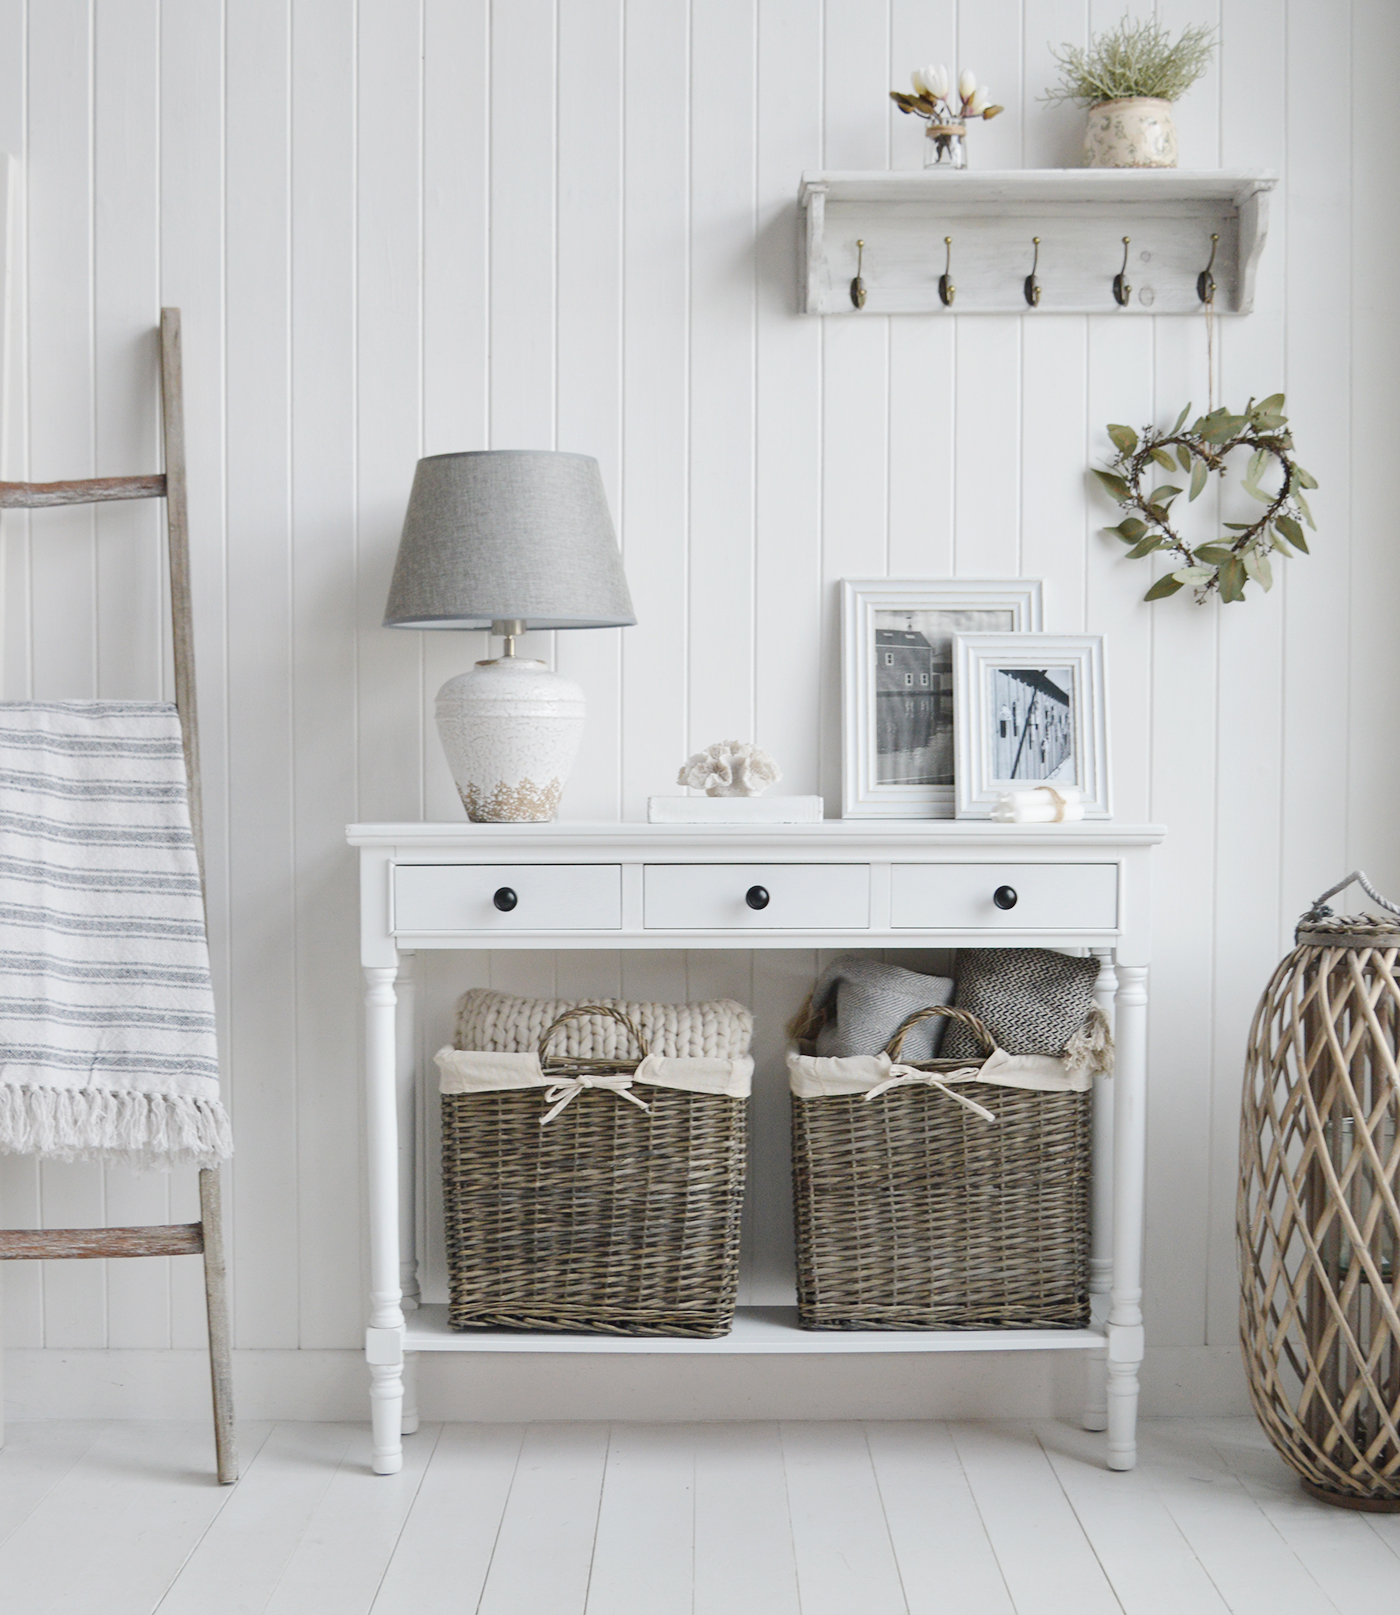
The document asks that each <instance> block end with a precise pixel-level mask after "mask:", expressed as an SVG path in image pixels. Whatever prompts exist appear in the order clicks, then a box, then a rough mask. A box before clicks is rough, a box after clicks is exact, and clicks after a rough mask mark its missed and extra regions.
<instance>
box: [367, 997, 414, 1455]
mask: <svg viewBox="0 0 1400 1615" xmlns="http://www.w3.org/2000/svg"><path fill="white" fill-rule="evenodd" d="M394 976H395V970H394V968H393V967H392V966H391V967H388V968H382V967H380V966H367V967H366V969H365V1115H366V1122H367V1132H368V1137H369V1269H370V1314H369V1327H368V1328H367V1329H366V1330H365V1361H366V1362H367V1363H368V1364H369V1374H370V1390H369V1396H370V1422H371V1426H372V1432H373V1439H372V1448H371V1461H372V1464H373V1467H374V1472H375V1474H376V1475H394V1474H397V1473H398V1471H399V1470H400V1469H401V1468H402V1467H403V1433H402V1431H403V1339H404V1325H403V1309H402V1307H401V1305H400V1290H399V1255H400V1252H399V1162H398V1148H399V1139H398V1132H399V1128H398V1087H397V1081H396V1076H397V1065H398V1062H397V1058H396V1054H397V1049H396V1039H395V1020H396V1016H395V1008H396V1005H397V997H396V995H395V992H394Z"/></svg>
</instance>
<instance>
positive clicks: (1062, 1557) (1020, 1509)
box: [951, 1424, 1122, 1615]
mask: <svg viewBox="0 0 1400 1615" xmlns="http://www.w3.org/2000/svg"><path fill="white" fill-rule="evenodd" d="M951 1428H952V1435H953V1443H954V1445H955V1446H956V1448H957V1452H958V1457H959V1458H960V1460H961V1461H962V1466H963V1470H964V1472H965V1473H966V1475H967V1478H968V1483H969V1485H970V1486H971V1488H972V1495H973V1498H974V1500H975V1501H976V1503H977V1509H978V1512H979V1513H980V1514H981V1516H982V1520H983V1523H984V1525H985V1526H986V1529H987V1535H988V1536H989V1537H990V1538H991V1542H992V1547H993V1549H994V1551H995V1553H996V1556H997V1562H998V1564H999V1565H1000V1566H1001V1573H1002V1575H1003V1576H1004V1577H1005V1578H1006V1585H1007V1588H1008V1590H1009V1591H1010V1593H1011V1600H1012V1604H1013V1606H1014V1607H1015V1610H1016V1615H1119V1612H1120V1611H1121V1609H1122V1606H1121V1604H1120V1603H1119V1602H1118V1599H1117V1598H1116V1597H1115V1596H1114V1592H1113V1588H1112V1587H1111V1586H1110V1585H1109V1582H1108V1578H1107V1576H1105V1574H1104V1572H1103V1568H1102V1566H1101V1565H1100V1563H1099V1559H1098V1555H1097V1554H1096V1553H1095V1551H1094V1546H1093V1544H1092V1543H1091V1542H1090V1540H1089V1538H1088V1537H1087V1536H1086V1535H1085V1534H1084V1530H1083V1527H1082V1526H1081V1525H1080V1523H1079V1521H1078V1519H1077V1518H1076V1517H1075V1513H1074V1510H1073V1509H1072V1508H1071V1507H1070V1503H1069V1499H1068V1498H1067V1497H1066V1496H1065V1493H1064V1489H1063V1487H1062V1486H1061V1485H1060V1482H1059V1480H1058V1478H1057V1477H1056V1475H1055V1471H1054V1470H1053V1469H1052V1468H1051V1466H1050V1460H1049V1459H1048V1458H1047V1457H1046V1456H1045V1453H1044V1451H1043V1450H1042V1448H1041V1446H1040V1443H1039V1442H1038V1441H1037V1440H1036V1438H1035V1432H1034V1431H1033V1430H1032V1429H1031V1428H1030V1426H1029V1425H1024V1424H955V1425H953V1426H952V1427H951Z"/></svg>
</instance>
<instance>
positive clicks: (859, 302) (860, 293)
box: [851, 241, 865, 308]
mask: <svg viewBox="0 0 1400 1615" xmlns="http://www.w3.org/2000/svg"><path fill="white" fill-rule="evenodd" d="M864 262H865V243H864V242H863V241H857V242H856V278H855V279H854V280H853V281H852V282H851V302H852V303H854V304H855V306H856V307H857V308H864V307H865V282H864V281H863V280H862V279H861V266H862V265H863V264H864Z"/></svg>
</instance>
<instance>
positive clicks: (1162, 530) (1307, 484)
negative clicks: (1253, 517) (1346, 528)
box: [1094, 393, 1317, 605]
mask: <svg viewBox="0 0 1400 1615" xmlns="http://www.w3.org/2000/svg"><path fill="white" fill-rule="evenodd" d="M1283 404H1284V398H1283V394H1282V393H1274V394H1273V395H1272V396H1270V397H1268V398H1265V399H1264V400H1263V401H1262V402H1260V403H1257V404H1256V403H1255V402H1254V400H1253V399H1252V398H1251V399H1250V401H1249V403H1248V404H1246V406H1245V408H1244V410H1243V412H1242V413H1240V414H1238V415H1236V414H1233V413H1231V411H1230V410H1228V409H1223V408H1222V409H1216V410H1212V411H1211V413H1210V414H1209V415H1201V416H1198V417H1197V418H1196V420H1195V421H1193V422H1192V423H1191V425H1190V426H1187V425H1186V417H1187V416H1188V415H1189V414H1190V413H1191V406H1190V404H1188V405H1187V406H1186V408H1185V409H1183V410H1182V412H1181V414H1180V415H1178V416H1177V419H1176V425H1175V426H1173V427H1172V429H1171V431H1170V432H1163V431H1160V430H1159V429H1158V428H1157V427H1155V426H1145V427H1143V429H1142V432H1141V433H1140V434H1139V433H1137V432H1135V431H1134V430H1133V429H1132V427H1131V426H1110V427H1109V428H1108V435H1109V437H1110V438H1112V439H1113V445H1114V447H1115V448H1116V449H1117V450H1118V453H1117V454H1116V456H1115V457H1114V458H1113V459H1112V460H1111V461H1110V462H1109V469H1108V470H1107V471H1100V470H1098V469H1097V468H1095V469H1094V475H1095V476H1096V477H1097V478H1098V479H1099V481H1100V483H1101V484H1102V485H1103V486H1104V488H1106V489H1107V490H1108V492H1109V494H1110V495H1111V496H1112V497H1113V499H1114V500H1115V501H1116V502H1117V503H1118V504H1119V505H1121V506H1122V508H1123V509H1124V510H1125V511H1126V512H1127V513H1128V514H1127V516H1126V517H1125V519H1124V520H1123V521H1121V522H1120V523H1119V524H1118V526H1117V527H1110V528H1109V529H1108V531H1109V532H1110V533H1113V534H1114V535H1115V536H1116V537H1118V538H1120V539H1122V541H1123V542H1124V543H1125V544H1127V545H1129V546H1130V548H1129V550H1128V559H1129V560H1132V561H1136V560H1141V559H1143V558H1144V557H1145V556H1148V555H1155V554H1157V553H1159V552H1165V553H1166V554H1168V555H1170V556H1171V557H1172V559H1173V560H1175V561H1178V562H1179V563H1180V564H1179V565H1178V566H1175V567H1174V568H1173V569H1172V570H1171V571H1170V572H1168V573H1167V574H1166V575H1165V576H1163V577H1160V578H1158V580H1157V581H1156V583H1154V584H1153V585H1152V587H1151V588H1150V589H1149V590H1148V591H1147V593H1146V594H1145V595H1144V596H1143V599H1144V600H1165V599H1166V598H1167V596H1168V595H1173V594H1176V593H1177V592H1178V590H1180V589H1185V588H1193V589H1194V590H1195V591H1196V603H1197V604H1198V605H1201V604H1204V603H1205V601H1206V600H1208V599H1209V598H1210V596H1211V595H1212V594H1218V595H1219V596H1220V599H1221V600H1222V601H1224V602H1225V603H1226V604H1229V603H1231V602H1233V601H1236V600H1243V599H1244V591H1245V585H1246V584H1247V583H1250V582H1253V583H1257V584H1258V585H1259V587H1260V588H1261V589H1264V590H1268V589H1271V588H1272V587H1273V581H1274V579H1273V569H1272V567H1271V566H1270V564H1269V556H1270V555H1271V554H1274V553H1278V554H1280V555H1293V554H1295V553H1298V552H1301V553H1302V554H1304V555H1306V554H1307V553H1308V545H1307V540H1306V539H1305V538H1304V537H1303V523H1304V522H1306V523H1307V524H1308V526H1309V527H1312V528H1313V530H1314V531H1316V527H1315V526H1314V523H1313V519H1312V512H1311V511H1310V510H1309V509H1308V502H1307V498H1306V497H1305V495H1304V493H1303V490H1304V489H1305V488H1316V487H1317V483H1316V482H1315V481H1314V480H1313V478H1312V477H1311V476H1310V475H1309V473H1308V472H1306V471H1304V469H1303V468H1302V466H1300V465H1299V464H1298V462H1297V461H1296V460H1295V459H1294V458H1293V436H1292V434H1291V432H1290V431H1289V429H1288V419H1287V417H1286V416H1285V415H1284V413H1283ZM1235 449H1248V450H1249V451H1250V455H1249V465H1248V467H1247V469H1246V471H1245V477H1244V484H1243V486H1244V491H1245V492H1246V493H1247V494H1249V496H1250V497H1251V498H1253V499H1257V500H1258V501H1259V503H1260V504H1262V505H1263V506H1264V507H1265V509H1264V512H1263V514H1262V515H1261V516H1260V517H1259V519H1258V521H1256V522H1253V523H1250V522H1226V523H1225V524H1224V525H1225V530H1226V532H1227V533H1228V534H1230V535H1231V536H1229V537H1228V538H1223V539H1221V540H1219V541H1217V542H1211V543H1208V544H1196V545H1194V546H1193V545H1191V544H1188V543H1187V542H1186V540H1185V539H1184V538H1183V537H1182V536H1181V534H1180V533H1179V532H1177V530H1176V528H1175V527H1174V526H1173V525H1172V504H1173V502H1174V501H1175V500H1177V499H1179V498H1180V497H1181V494H1182V493H1183V492H1184V491H1186V492H1187V503H1188V504H1189V503H1190V502H1191V500H1193V499H1196V498H1198V497H1199V496H1200V495H1201V494H1202V493H1203V492H1204V491H1205V488H1206V485H1207V483H1208V481H1209V479H1210V477H1211V475H1212V473H1214V474H1215V475H1216V476H1219V477H1224V475H1225V471H1226V467H1225V460H1226V457H1227V456H1228V455H1229V454H1230V453H1232V452H1233V451H1234V450H1235ZM1271 465H1273V466H1277V467H1278V469H1279V471H1280V472H1281V473H1282V477H1281V481H1280V485H1279V488H1278V491H1277V492H1275V493H1270V492H1269V491H1268V490H1267V489H1265V488H1261V487H1260V486H1259V479H1260V478H1261V477H1262V476H1263V475H1264V474H1265V472H1267V471H1268V470H1269V468H1270V466H1271ZM1159 471H1162V472H1166V473H1167V475H1168V476H1175V475H1178V474H1181V475H1183V476H1184V477H1185V478H1186V479H1187V487H1188V489H1189V491H1187V490H1183V489H1182V488H1180V487H1178V486H1176V484H1174V483H1172V482H1159V481H1158V472H1159ZM1149 483H1150V484H1153V486H1149Z"/></svg>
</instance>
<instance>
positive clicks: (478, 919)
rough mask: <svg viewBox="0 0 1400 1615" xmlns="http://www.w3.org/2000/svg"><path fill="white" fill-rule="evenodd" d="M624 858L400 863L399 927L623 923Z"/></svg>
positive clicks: (579, 927)
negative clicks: (576, 861)
mask: <svg viewBox="0 0 1400 1615" xmlns="http://www.w3.org/2000/svg"><path fill="white" fill-rule="evenodd" d="M621 926H622V866H621V865H620V864H399V865H398V866H397V867H396V868H395V870H394V930H395V931H396V932H414V931H616V930H619V929H620V928H621Z"/></svg>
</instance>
